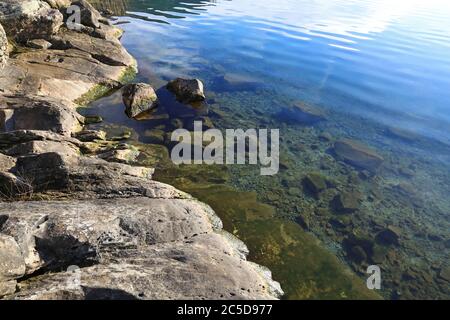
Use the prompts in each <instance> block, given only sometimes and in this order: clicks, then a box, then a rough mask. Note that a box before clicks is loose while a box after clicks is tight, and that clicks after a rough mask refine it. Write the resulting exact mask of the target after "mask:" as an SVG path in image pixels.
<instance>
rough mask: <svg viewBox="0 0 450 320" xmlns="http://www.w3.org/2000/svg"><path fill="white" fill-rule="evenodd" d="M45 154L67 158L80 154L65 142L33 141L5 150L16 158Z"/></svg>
mask: <svg viewBox="0 0 450 320" xmlns="http://www.w3.org/2000/svg"><path fill="white" fill-rule="evenodd" d="M46 152H59V153H62V154H65V155H68V156H76V155H78V154H80V150H79V149H78V147H77V146H75V145H73V144H72V143H70V142H67V141H38V140H34V141H28V142H24V143H20V144H17V145H15V146H13V147H12V148H10V149H8V150H7V153H8V154H9V155H11V156H16V157H17V156H25V155H32V154H41V153H46Z"/></svg>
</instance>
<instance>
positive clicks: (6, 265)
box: [0, 234, 25, 281]
mask: <svg viewBox="0 0 450 320" xmlns="http://www.w3.org/2000/svg"><path fill="white" fill-rule="evenodd" d="M24 274H25V261H24V259H23V257H22V252H21V250H20V247H19V245H18V244H17V242H16V240H14V238H13V237H11V236H8V235H4V234H0V281H4V280H13V279H17V278H20V277H22V276H23V275H24Z"/></svg>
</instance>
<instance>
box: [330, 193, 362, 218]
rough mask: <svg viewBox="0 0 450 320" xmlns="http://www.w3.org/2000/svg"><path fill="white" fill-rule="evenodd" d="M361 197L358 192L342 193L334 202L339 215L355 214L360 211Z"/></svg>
mask: <svg viewBox="0 0 450 320" xmlns="http://www.w3.org/2000/svg"><path fill="white" fill-rule="evenodd" d="M360 199H361V195H360V194H359V193H358V192H355V191H351V192H346V191H344V192H341V193H339V194H338V195H337V196H336V197H335V198H334V200H333V202H334V206H335V209H336V210H337V211H338V212H339V213H353V212H355V211H356V210H358V209H359V206H360V204H359V202H360Z"/></svg>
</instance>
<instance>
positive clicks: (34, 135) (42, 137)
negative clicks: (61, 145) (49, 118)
mask: <svg viewBox="0 0 450 320" xmlns="http://www.w3.org/2000/svg"><path fill="white" fill-rule="evenodd" d="M47 140H48V141H56V142H70V143H71V144H73V145H76V146H77V147H81V146H83V144H82V143H81V142H80V141H79V140H77V139H75V138H71V137H69V136H65V135H62V134H58V133H55V132H51V131H43V130H16V131H8V132H0V147H2V148H5V149H8V148H11V147H13V146H14V145H16V144H21V143H25V142H29V141H47Z"/></svg>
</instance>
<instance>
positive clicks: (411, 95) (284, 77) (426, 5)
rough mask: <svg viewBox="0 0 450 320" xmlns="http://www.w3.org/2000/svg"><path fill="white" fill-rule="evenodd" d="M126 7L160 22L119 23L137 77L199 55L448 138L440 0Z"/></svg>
mask: <svg viewBox="0 0 450 320" xmlns="http://www.w3.org/2000/svg"><path fill="white" fill-rule="evenodd" d="M127 12H128V14H129V15H131V16H139V17H142V18H145V19H149V20H150V21H159V22H163V23H160V24H158V23H133V24H132V25H131V26H124V28H125V29H126V30H127V32H128V34H127V35H126V36H125V43H126V44H127V45H128V46H129V47H130V48H132V51H133V53H134V54H135V55H137V57H138V58H140V60H141V61H142V62H144V63H148V64H149V66H151V71H149V73H150V74H148V75H147V74H146V73H145V70H143V69H141V70H142V71H141V73H143V75H144V76H151V75H153V74H156V75H158V76H159V77H162V78H167V79H168V78H173V77H174V76H179V75H180V74H185V75H187V76H194V75H199V76H200V75H202V73H204V72H205V70H204V68H203V66H202V64H203V61H204V60H207V61H208V63H209V64H211V65H214V66H216V67H217V68H219V70H220V69H225V70H227V72H228V73H235V74H236V75H238V76H240V77H244V78H246V79H248V80H252V81H255V82H261V83H263V84H264V85H266V86H268V87H269V88H271V89H274V90H277V91H278V92H279V93H280V94H283V95H286V96H289V97H292V98H296V99H298V98H301V99H302V100H305V99H306V100H310V101H312V102H315V103H317V102H320V103H322V104H324V105H326V106H327V107H329V108H332V109H333V110H334V111H336V112H341V111H345V112H350V113H353V114H357V115H363V116H364V117H371V118H373V119H375V120H376V121H380V122H384V123H390V124H396V125H400V126H402V127H406V128H409V129H411V128H412V129H415V130H419V131H420V132H422V133H423V134H426V135H432V136H434V137H436V138H438V139H442V140H444V141H447V142H448V141H449V139H450V132H449V129H448V128H449V125H450V112H449V101H450V90H448V88H450V54H449V49H450V33H449V32H448V30H449V28H450V25H449V24H450V23H449V22H448V19H449V17H450V6H449V5H448V4H447V3H446V2H445V1H436V0H434V1H389V0H378V1H374V0H354V1H330V0H320V1H299V0H280V1H276V2H274V1H270V0H263V1H251V0H242V1H211V2H209V1H188V2H178V1H130V2H129V6H128V11H127ZM136 37H137V38H139V40H138V43H136V42H135V40H137V39H136ZM141 65H142V63H141Z"/></svg>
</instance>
